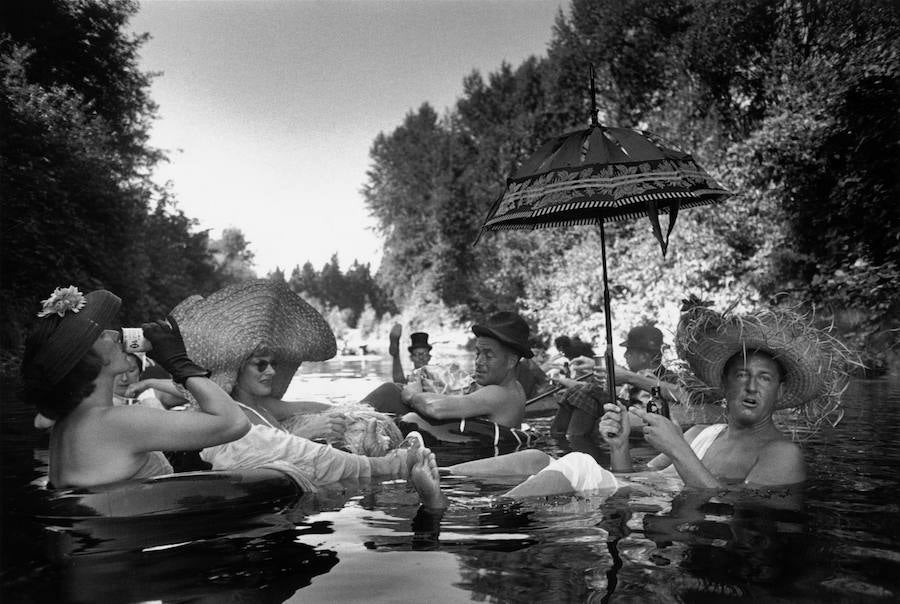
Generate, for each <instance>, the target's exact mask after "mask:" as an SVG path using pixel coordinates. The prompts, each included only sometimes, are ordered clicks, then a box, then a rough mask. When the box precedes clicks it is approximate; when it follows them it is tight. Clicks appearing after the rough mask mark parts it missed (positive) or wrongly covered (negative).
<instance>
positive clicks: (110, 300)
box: [32, 285, 122, 384]
mask: <svg viewBox="0 0 900 604" xmlns="http://www.w3.org/2000/svg"><path fill="white" fill-rule="evenodd" d="M121 305H122V300H121V299H120V298H119V297H118V296H117V295H115V294H113V293H112V292H109V291H107V290H105V289H98V290H97V291H92V292H90V293H89V294H87V295H84V294H82V293H81V292H80V291H78V288H77V287H75V286H73V285H70V286H69V287H57V288H56V289H55V290H54V291H53V293H52V294H51V295H50V297H49V298H47V299H46V300H44V301H42V302H41V306H42V308H41V311H40V312H39V313H38V317H39V319H38V320H52V318H53V317H57V316H58V317H60V319H59V324H58V325H57V327H56V329H55V330H54V331H53V334H52V335H51V336H50V337H49V338H48V340H47V341H46V342H45V343H44V344H43V346H41V349H40V350H39V351H38V352H37V353H36V354H35V356H34V360H33V363H32V364H33V366H34V367H35V368H37V371H40V374H41V376H42V379H43V380H45V381H46V382H47V383H48V384H55V383H57V382H58V381H60V380H61V379H62V378H64V377H65V376H66V374H68V373H69V372H70V371H71V370H72V368H73V367H75V364H76V363H78V361H80V360H81V358H82V357H83V356H84V355H85V354H87V351H88V350H90V349H91V347H92V346H93V345H94V342H96V341H97V338H99V337H100V334H101V333H103V330H104V329H109V328H110V327H111V326H112V322H113V320H114V319H115V317H116V313H118V312H119V307H120V306H121Z"/></svg>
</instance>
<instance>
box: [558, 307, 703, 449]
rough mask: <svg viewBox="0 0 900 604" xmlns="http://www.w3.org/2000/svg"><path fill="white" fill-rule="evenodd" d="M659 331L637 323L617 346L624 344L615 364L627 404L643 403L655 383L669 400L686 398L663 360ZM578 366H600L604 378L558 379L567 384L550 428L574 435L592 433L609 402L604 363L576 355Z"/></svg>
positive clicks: (621, 395) (674, 401)
mask: <svg viewBox="0 0 900 604" xmlns="http://www.w3.org/2000/svg"><path fill="white" fill-rule="evenodd" d="M663 345H664V344H663V333H662V331H660V330H659V329H658V328H656V327H653V326H652V325H639V326H637V327H634V328H632V329H631V330H630V331H629V332H628V336H627V337H626V338H625V341H624V342H622V343H621V344H620V346H622V347H624V348H625V363H626V364H627V365H628V367H627V369H626V368H625V367H616V369H615V373H616V385H617V386H620V387H621V390H620V392H619V397H620V398H622V399H624V400H627V401H628V402H629V403H630V404H638V403H639V404H641V405H646V403H647V402H649V400H650V389H651V388H653V387H654V386H656V387H659V389H660V393H661V395H662V396H664V397H665V398H666V399H668V400H669V402H671V403H678V402H687V401H686V395H685V393H684V391H683V390H682V388H681V387H680V386H679V385H678V384H677V381H678V378H677V376H676V375H675V374H673V373H671V372H670V371H668V369H666V367H665V365H664V364H663V358H662V356H663ZM576 363H577V368H578V369H587V370H591V371H596V370H598V369H599V370H600V371H601V372H602V374H601V375H603V376H604V379H593V378H592V379H590V380H589V381H587V382H583V383H573V381H572V380H564V379H560V380H559V381H561V382H563V385H565V386H568V389H567V391H566V392H565V394H564V395H563V396H562V397H561V399H560V402H559V409H558V411H557V413H556V417H555V418H554V420H553V424H552V425H551V431H552V432H555V433H564V434H569V435H575V436H588V435H594V436H596V432H597V422H598V421H599V420H600V416H601V415H603V405H604V404H606V403H609V402H611V401H610V400H609V390H608V389H607V386H606V383H605V381H606V380H605V367H599V368H598V367H596V366H595V365H594V361H593V359H587V358H584V359H577V360H576V361H574V362H573V365H574V364H576Z"/></svg>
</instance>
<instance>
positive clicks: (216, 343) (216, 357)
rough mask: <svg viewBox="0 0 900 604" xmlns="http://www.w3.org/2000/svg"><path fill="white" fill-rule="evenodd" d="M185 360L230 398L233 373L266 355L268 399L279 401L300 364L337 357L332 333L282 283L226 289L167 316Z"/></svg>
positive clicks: (250, 283) (245, 284) (194, 299)
mask: <svg viewBox="0 0 900 604" xmlns="http://www.w3.org/2000/svg"><path fill="white" fill-rule="evenodd" d="M172 316H174V317H175V320H176V321H178V325H179V328H180V329H181V335H182V336H183V338H184V343H185V347H186V348H187V352H188V355H190V357H191V358H192V359H193V360H194V361H195V362H197V363H198V364H200V365H202V366H203V367H206V368H207V369H209V370H210V372H211V373H212V375H211V376H210V377H211V379H212V380H213V381H214V382H216V383H217V384H218V385H219V386H221V387H222V389H223V390H224V391H225V392H228V393H231V391H232V389H233V388H234V384H235V382H236V380H237V376H238V371H240V369H241V366H242V365H243V364H244V363H245V362H246V360H247V359H248V358H250V357H251V356H252V355H253V353H254V352H256V351H257V350H260V349H261V348H265V349H267V350H268V351H269V352H271V353H272V354H273V355H274V357H275V359H276V360H277V361H278V363H279V368H278V371H277V372H276V374H275V377H274V378H273V380H272V396H274V397H276V398H281V397H282V396H284V393H285V391H287V388H288V385H290V383H291V379H293V377H294V374H295V373H296V372H297V369H298V368H299V367H300V363H302V362H303V361H324V360H326V359H330V358H331V357H333V356H334V355H335V353H336V352H337V345H336V343H335V339H334V333H332V331H331V328H330V327H329V326H328V323H327V322H326V321H325V319H324V318H323V317H322V315H321V314H319V312H318V311H317V310H316V309H315V308H313V307H312V306H310V305H309V304H308V303H307V302H306V301H305V300H303V298H301V297H300V296H298V295H297V294H296V293H294V292H293V291H292V290H291V289H290V288H289V287H288V286H287V284H286V283H284V282H283V281H272V280H269V279H256V280H252V281H246V282H243V283H237V284H234V285H229V286H228V287H225V288H223V289H220V290H219V291H217V292H215V293H213V294H211V295H209V296H208V297H206V298H204V297H202V296H198V295H194V296H191V297H189V298H187V299H185V300H183V301H182V302H181V303H179V304H178V306H176V307H175V308H174V309H173V310H172Z"/></svg>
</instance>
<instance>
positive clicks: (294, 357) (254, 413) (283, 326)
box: [172, 279, 414, 491]
mask: <svg viewBox="0 0 900 604" xmlns="http://www.w3.org/2000/svg"><path fill="white" fill-rule="evenodd" d="M172 314H173V316H175V317H176V318H177V319H178V320H179V323H180V324H181V325H182V330H183V332H184V335H185V342H186V344H187V347H188V349H189V350H190V351H191V354H192V355H194V356H195V358H197V359H200V360H201V361H202V362H204V363H205V364H206V366H208V367H209V368H210V371H211V379H212V380H213V381H215V382H216V383H218V384H220V385H221V386H222V388H223V389H224V390H225V391H226V392H229V393H230V394H231V396H232V397H234V398H235V400H237V401H238V404H239V405H240V407H241V409H242V410H243V411H244V412H245V413H246V415H247V417H248V418H249V420H250V422H251V423H252V426H251V428H250V430H249V431H248V432H247V433H246V434H245V435H244V436H243V437H242V438H239V439H236V440H233V441H231V442H227V443H221V444H217V445H215V446H210V447H206V448H204V449H203V450H202V451H201V452H200V457H201V458H202V459H203V460H204V461H206V462H207V463H209V464H210V465H211V466H212V468H213V469H214V470H242V469H252V468H258V467H263V466H274V467H277V468H278V469H281V470H283V471H284V472H286V473H290V475H291V476H292V477H293V478H294V479H295V480H297V482H298V483H300V484H301V486H302V487H303V488H304V489H305V490H307V491H313V490H315V489H316V487H317V486H319V485H324V484H327V483H330V482H336V481H339V480H343V479H358V478H364V477H370V476H401V477H403V476H406V475H407V474H408V472H409V466H410V465H412V463H414V459H413V457H410V456H409V451H410V449H406V448H402V447H398V445H399V444H400V440H401V439H402V435H401V434H400V432H399V430H397V428H396V426H394V425H393V422H392V421H391V420H390V418H388V417H386V416H383V415H379V414H375V412H373V411H371V410H366V409H348V408H346V407H341V408H339V409H337V410H336V412H335V413H332V406H330V405H327V404H324V403H317V402H313V401H309V402H289V401H284V400H282V397H283V396H284V393H285V392H286V390H287V388H288V385H289V384H290V382H291V380H292V379H293V377H294V374H295V373H296V371H297V369H298V368H299V366H300V364H301V363H302V362H303V361H304V360H324V359H327V358H330V357H331V356H333V355H334V354H335V351H336V344H335V339H334V334H333V333H332V332H331V329H330V328H329V327H328V324H327V323H326V322H325V319H324V318H323V317H322V316H321V315H320V314H319V313H318V311H316V310H315V309H314V308H312V307H311V306H309V304H307V303H306V302H305V301H304V300H303V299H302V298H300V297H299V296H298V295H297V294H295V293H294V292H293V291H291V290H290V288H288V286H287V285H286V284H285V283H283V282H276V281H272V280H269V279H258V280H253V281H247V282H243V283H238V284H235V285H230V286H228V287H225V288H223V289H221V290H219V291H217V292H215V293H213V294H211V295H210V296H208V297H206V298H203V297H201V296H191V297H189V298H187V299H186V300H184V301H182V302H181V303H180V304H178V306H176V307H175V308H174V309H173V310H172ZM305 419H308V420H312V421H313V422H315V423H316V425H315V426H314V427H315V430H310V431H311V432H314V433H316V434H318V435H319V436H321V435H323V434H324V435H325V438H324V439H325V440H328V439H329V438H334V439H336V440H339V441H341V442H340V444H342V445H347V446H346V448H347V449H350V450H357V451H365V452H372V451H374V452H373V453H372V454H371V455H360V454H355V453H352V452H349V451H345V450H340V449H338V448H336V447H335V446H331V444H323V443H320V442H314V441H313V440H310V439H309V438H306V437H303V436H300V435H299V434H297V433H292V432H291V431H290V428H293V427H295V426H294V425H293V424H294V422H296V421H298V420H305ZM319 420H323V422H319ZM335 422H337V423H341V424H342V425H341V427H340V429H338V428H337V426H336V425H335ZM297 427H298V432H302V430H303V429H304V427H306V426H304V425H303V424H302V423H301V424H300V425H298V426H297ZM334 444H338V443H334Z"/></svg>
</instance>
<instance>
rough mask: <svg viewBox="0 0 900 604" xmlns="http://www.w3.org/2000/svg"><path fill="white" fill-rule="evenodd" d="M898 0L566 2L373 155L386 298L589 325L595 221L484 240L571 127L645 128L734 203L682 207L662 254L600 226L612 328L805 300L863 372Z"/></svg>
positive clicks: (887, 334)
mask: <svg viewBox="0 0 900 604" xmlns="http://www.w3.org/2000/svg"><path fill="white" fill-rule="evenodd" d="M898 40H900V28H898V5H897V3H896V2H892V1H889V0H884V1H882V0H849V1H847V2H815V1H812V0H788V1H784V0H779V1H775V0H749V1H747V0H711V1H710V0H702V1H701V0H676V1H673V2H647V1H645V0H573V1H572V2H571V3H570V4H569V6H568V7H567V10H566V11H565V12H560V14H559V15H558V16H557V19H556V22H555V24H554V27H553V31H552V35H551V38H550V42H549V45H548V51H547V56H546V57H544V58H534V57H531V58H529V59H528V60H526V61H523V62H522V63H521V64H519V65H515V66H513V65H510V64H503V65H501V66H500V67H499V68H498V69H497V70H496V71H493V72H491V73H488V74H487V75H486V76H483V75H482V74H481V73H479V72H477V71H473V72H472V73H471V74H469V75H468V76H466V77H465V79H464V80H463V82H462V88H463V91H462V94H461V96H460V97H459V99H458V100H457V102H456V104H455V105H454V106H453V107H452V108H451V109H450V110H449V111H447V112H446V113H445V114H444V115H438V114H437V113H436V111H435V110H434V109H433V108H432V107H431V106H429V105H428V104H423V105H422V106H421V107H420V108H419V109H417V110H415V111H411V112H409V113H408V114H407V115H406V116H405V118H404V120H403V122H402V124H400V125H399V126H398V127H397V128H396V129H395V130H393V131H392V132H390V133H382V134H381V135H379V136H378V138H377V139H376V140H375V141H374V143H373V145H372V148H371V152H370V155H371V159H372V167H371V169H370V171H369V172H368V175H367V182H366V184H365V186H364V195H365V198H366V202H367V204H368V207H369V208H370V210H371V212H372V213H373V215H374V216H375V217H376V219H377V221H378V224H379V226H380V229H381V233H382V235H383V237H384V241H385V244H384V254H383V261H382V265H381V267H380V270H379V273H378V274H379V278H380V279H381V280H382V283H383V284H384V286H385V288H386V290H387V291H388V292H389V293H390V295H391V296H392V299H393V300H394V302H395V303H396V304H397V305H398V307H401V308H404V307H409V306H411V305H412V306H414V305H416V304H418V303H419V301H420V300H425V299H433V298H438V299H439V300H441V301H443V303H445V304H446V305H448V306H449V307H451V308H456V309H459V313H460V316H461V318H462V319H468V318H469V317H472V316H478V315H479V314H484V313H486V312H490V311H492V310H495V309H498V308H518V309H520V310H522V311H523V312H524V313H526V314H527V315H528V317H529V318H530V319H531V320H532V321H533V322H534V323H535V324H536V325H537V326H538V328H539V329H540V330H541V331H542V332H543V333H545V334H548V333H581V334H583V335H587V336H589V337H594V338H595V339H596V340H598V341H599V340H600V339H601V338H602V334H603V316H602V308H603V306H602V299H601V296H602V290H601V283H602V281H601V279H602V274H601V267H600V262H599V236H598V232H597V230H596V228H592V227H580V228H579V227H571V228H567V229H563V228H560V229H552V230H542V231H535V232H527V231H526V232H522V231H518V232H505V233H486V234H484V236H482V237H481V240H480V242H479V243H478V244H477V246H473V245H472V243H473V241H474V240H475V239H476V237H477V235H478V232H479V227H480V225H481V222H482V220H483V219H484V217H485V214H486V212H487V210H488V208H489V207H490V205H491V202H492V201H493V200H494V199H496V197H497V196H498V195H499V194H500V193H501V192H502V189H503V183H504V179H505V178H506V177H508V176H509V175H511V174H512V173H513V172H514V170H515V168H516V166H517V165H519V163H520V162H521V161H522V160H523V159H525V158H527V157H528V156H529V155H530V154H531V153H533V152H534V151H535V150H537V149H538V147H539V146H540V145H541V144H542V143H543V142H545V141H547V140H549V139H550V138H551V137H553V136H557V135H559V134H561V133H564V132H567V131H570V130H575V129H582V128H585V127H587V125H588V123H589V120H590V96H589V94H588V65H589V64H590V65H593V66H594V67H595V68H596V70H597V73H598V93H597V101H598V105H599V109H600V111H599V117H600V122H601V123H602V124H605V125H612V126H624V127H634V128H639V129H642V130H649V131H652V132H654V133H656V134H657V135H659V136H661V137H662V138H663V139H664V140H667V141H669V142H670V143H671V144H673V146H675V147H676V148H680V149H683V150H685V151H688V152H690V153H692V154H693V155H694V157H695V158H697V160H698V161H699V163H700V164H701V165H702V166H704V167H705V168H706V169H707V170H708V171H709V172H710V173H711V174H712V175H714V176H715V177H716V178H717V180H719V181H720V182H721V183H723V184H724V185H725V187H726V188H727V189H729V190H730V191H732V192H733V193H734V196H733V197H732V198H731V199H729V200H728V201H726V202H724V203H723V204H721V205H719V206H716V207H707V208H697V209H695V210H690V211H685V212H682V213H681V214H680V215H679V217H678V223H677V226H676V227H675V231H674V233H673V238H672V241H673V245H672V246H671V248H670V252H669V254H668V256H667V257H666V258H662V257H661V255H660V253H659V251H658V248H657V247H656V242H655V241H654V239H653V237H652V235H651V233H650V227H649V223H648V222H647V221H646V220H643V219H642V220H634V221H630V222H622V223H615V224H611V225H609V227H608V229H607V232H608V242H609V243H608V251H609V256H610V267H609V277H610V283H611V287H612V302H613V319H614V321H615V323H616V324H617V325H618V326H619V328H620V329H622V330H624V329H627V328H628V327H629V326H630V325H633V324H637V323H639V322H645V321H650V322H659V323H661V324H663V325H665V326H666V327H668V330H669V331H671V330H672V329H673V328H674V322H675V320H677V314H678V309H679V303H680V299H681V298H683V297H685V296H686V295H688V294H689V293H695V294H698V295H700V296H701V297H703V298H707V299H710V300H713V301H715V302H717V303H718V304H717V306H718V307H720V308H721V307H724V306H725V305H726V304H728V303H729V302H732V301H736V300H740V304H741V305H744V306H749V305H758V304H765V303H769V302H770V301H772V300H774V299H777V300H778V301H780V303H782V304H791V305H803V306H806V307H815V308H817V310H818V312H819V315H820V316H821V317H822V318H823V319H825V320H832V321H834V322H836V323H837V324H838V326H839V327H840V328H841V329H842V330H843V332H844V334H845V336H847V337H848V338H849V339H850V340H851V341H852V342H853V343H854V344H855V345H857V346H859V347H861V348H864V349H865V350H867V351H869V352H870V354H869V356H868V361H869V362H870V364H874V365H879V364H883V363H885V362H886V360H887V358H888V357H889V356H890V355H892V354H894V355H896V354H897V353H898V345H897V340H898V338H897V336H896V334H897V333H898V329H900V319H898V316H900V313H898V310H900V305H898V301H900V265H898V259H900V220H898V213H900V210H898V205H897V204H896V201H895V200H896V199H897V193H898V180H897V170H896V167H897V165H898V158H900V154H898V143H900V121H898V117H900V114H898V112H897V99H898V98H900V95H898V92H900V78H898V76H900V51H898Z"/></svg>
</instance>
